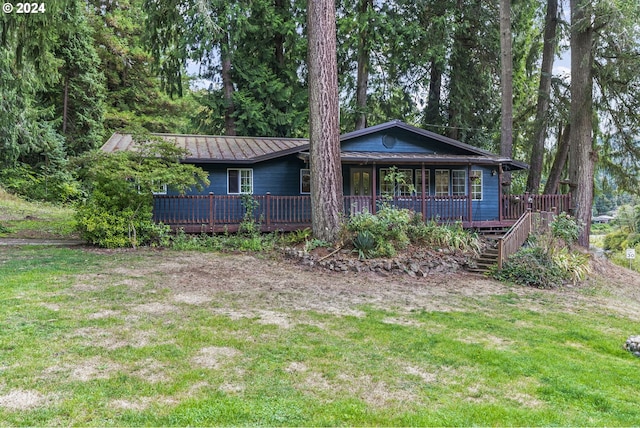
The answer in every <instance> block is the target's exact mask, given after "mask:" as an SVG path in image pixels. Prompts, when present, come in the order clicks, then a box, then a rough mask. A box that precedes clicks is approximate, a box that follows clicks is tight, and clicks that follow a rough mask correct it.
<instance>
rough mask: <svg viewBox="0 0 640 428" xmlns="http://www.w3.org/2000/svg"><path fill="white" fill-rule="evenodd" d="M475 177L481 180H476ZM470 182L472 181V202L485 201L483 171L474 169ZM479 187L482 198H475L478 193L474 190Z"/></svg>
mask: <svg viewBox="0 0 640 428" xmlns="http://www.w3.org/2000/svg"><path fill="white" fill-rule="evenodd" d="M474 177H477V178H478V179H479V180H474V179H473V178H474ZM469 180H470V181H471V200H472V201H482V200H483V199H484V171H483V170H481V169H472V170H471V174H470V176H469ZM478 185H479V186H480V192H479V193H480V198H476V197H475V196H474V195H475V194H476V192H474V189H473V188H474V187H475V186H478Z"/></svg>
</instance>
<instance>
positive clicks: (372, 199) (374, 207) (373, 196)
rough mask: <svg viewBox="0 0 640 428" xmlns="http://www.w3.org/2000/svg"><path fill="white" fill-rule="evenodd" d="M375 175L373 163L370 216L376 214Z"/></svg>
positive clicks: (376, 191) (376, 178) (374, 164)
mask: <svg viewBox="0 0 640 428" xmlns="http://www.w3.org/2000/svg"><path fill="white" fill-rule="evenodd" d="M377 175H378V174H377V173H376V163H375V162H374V163H373V171H372V173H371V214H374V215H375V213H376V194H377V193H378V189H376V182H377V181H378V177H377Z"/></svg>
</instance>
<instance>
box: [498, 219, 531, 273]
mask: <svg viewBox="0 0 640 428" xmlns="http://www.w3.org/2000/svg"><path fill="white" fill-rule="evenodd" d="M529 234H531V211H529V210H527V211H525V213H524V214H522V216H520V218H519V219H518V221H517V222H516V223H515V224H514V225H513V226H512V227H511V229H510V230H509V232H507V234H506V235H504V236H503V237H502V238H500V240H498V269H502V264H503V263H504V262H505V261H506V260H507V259H508V258H509V256H511V255H512V254H515V253H517V252H518V250H519V249H520V248H521V247H522V244H524V243H525V241H526V240H527V238H529Z"/></svg>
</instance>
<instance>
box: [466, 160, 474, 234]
mask: <svg viewBox="0 0 640 428" xmlns="http://www.w3.org/2000/svg"><path fill="white" fill-rule="evenodd" d="M472 217H473V198H472V192H471V164H469V165H467V221H468V222H469V224H471V223H472V221H473V218H472Z"/></svg>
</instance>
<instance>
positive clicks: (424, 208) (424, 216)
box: [420, 162, 427, 221]
mask: <svg viewBox="0 0 640 428" xmlns="http://www.w3.org/2000/svg"><path fill="white" fill-rule="evenodd" d="M426 178H427V175H426V171H425V170H424V162H422V195H420V196H421V197H422V221H427V192H426V189H425V188H424V184H425V181H426V180H425V179H426Z"/></svg>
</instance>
